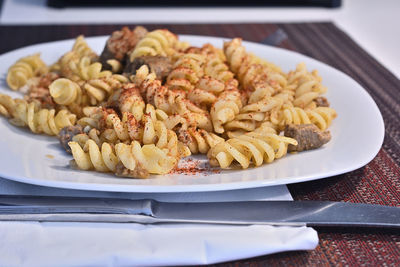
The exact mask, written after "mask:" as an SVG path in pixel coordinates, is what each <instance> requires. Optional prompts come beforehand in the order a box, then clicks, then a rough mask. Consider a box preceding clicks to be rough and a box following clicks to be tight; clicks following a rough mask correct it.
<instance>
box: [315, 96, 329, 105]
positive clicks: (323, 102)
mask: <svg viewBox="0 0 400 267" xmlns="http://www.w3.org/2000/svg"><path fill="white" fill-rule="evenodd" d="M314 101H315V103H316V104H317V107H329V102H328V99H326V97H323V96H319V97H317V98H316V99H314Z"/></svg>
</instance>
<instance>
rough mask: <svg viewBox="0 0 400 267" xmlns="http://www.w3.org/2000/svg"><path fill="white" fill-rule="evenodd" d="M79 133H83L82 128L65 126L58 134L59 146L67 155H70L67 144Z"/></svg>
mask: <svg viewBox="0 0 400 267" xmlns="http://www.w3.org/2000/svg"><path fill="white" fill-rule="evenodd" d="M81 133H83V128H82V126H80V125H75V126H67V127H64V128H62V129H61V131H60V133H59V134H58V139H59V140H60V144H61V146H62V147H63V148H64V149H65V151H67V153H69V154H71V153H72V152H71V148H70V147H69V145H68V142H70V141H72V137H74V136H75V135H77V134H81Z"/></svg>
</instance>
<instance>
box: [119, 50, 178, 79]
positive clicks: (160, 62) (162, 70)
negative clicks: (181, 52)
mask: <svg viewBox="0 0 400 267" xmlns="http://www.w3.org/2000/svg"><path fill="white" fill-rule="evenodd" d="M143 65H147V66H148V67H149V69H151V70H152V71H153V72H155V74H156V75H157V79H159V80H161V81H164V80H165V79H166V78H167V76H168V74H169V73H170V72H171V70H172V64H171V61H170V60H169V58H167V57H162V56H143V57H137V58H135V60H133V62H131V63H127V65H126V67H125V70H124V73H126V74H127V75H132V74H135V73H136V70H137V69H139V68H140V67H141V66H143Z"/></svg>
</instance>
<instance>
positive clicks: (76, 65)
mask: <svg viewBox="0 0 400 267" xmlns="http://www.w3.org/2000/svg"><path fill="white" fill-rule="evenodd" d="M65 64H67V66H65V67H64V66H62V70H63V71H62V73H61V74H62V75H63V76H65V77H67V78H70V79H71V80H73V81H76V82H79V81H88V80H92V79H99V78H104V77H108V76H111V74H112V73H111V72H110V71H107V70H105V71H102V70H101V69H102V65H101V63H100V62H94V63H91V59H90V58H89V57H87V56H84V57H81V58H80V59H79V61H77V60H70V61H67V62H66V63H65Z"/></svg>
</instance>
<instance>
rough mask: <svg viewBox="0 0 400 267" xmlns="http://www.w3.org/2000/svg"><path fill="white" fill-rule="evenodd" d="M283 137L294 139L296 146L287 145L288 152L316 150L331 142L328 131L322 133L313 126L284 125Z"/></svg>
mask: <svg viewBox="0 0 400 267" xmlns="http://www.w3.org/2000/svg"><path fill="white" fill-rule="evenodd" d="M284 135H285V136H287V137H291V138H294V139H296V141H297V142H298V145H297V146H294V145H289V146H288V151H289V152H294V151H297V152H300V151H304V150H310V149H316V148H319V147H321V146H322V145H324V144H326V143H328V142H329V141H330V140H331V134H330V132H329V131H324V132H322V131H321V130H320V129H319V128H318V127H317V126H315V125H314V124H298V125H294V124H290V125H286V127H285V131H284Z"/></svg>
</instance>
